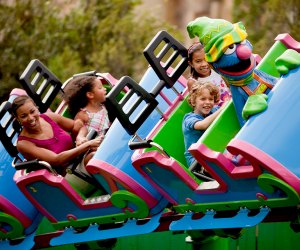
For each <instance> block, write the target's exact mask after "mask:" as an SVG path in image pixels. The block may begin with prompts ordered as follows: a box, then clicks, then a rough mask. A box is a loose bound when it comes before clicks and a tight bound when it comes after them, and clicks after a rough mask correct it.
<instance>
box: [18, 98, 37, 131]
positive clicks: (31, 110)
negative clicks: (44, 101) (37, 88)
mask: <svg viewBox="0 0 300 250" xmlns="http://www.w3.org/2000/svg"><path fill="white" fill-rule="evenodd" d="M16 118H17V119H18V121H19V122H20V124H21V125H22V126H23V127H24V128H26V129H36V128H37V127H38V126H40V122H39V118H40V112H39V110H38V108H37V106H36V105H35V104H34V103H33V102H32V100H30V99H28V100H27V101H25V103H24V104H23V105H21V106H20V107H19V108H18V109H17V110H16Z"/></svg>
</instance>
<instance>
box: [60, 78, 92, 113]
mask: <svg viewBox="0 0 300 250" xmlns="http://www.w3.org/2000/svg"><path fill="white" fill-rule="evenodd" d="M96 79H97V77H96V76H78V77H75V78H73V79H72V80H71V81H70V82H69V83H68V84H67V86H66V87H65V88H64V92H65V101H66V103H67V104H68V106H69V111H70V114H71V115H72V116H73V118H74V116H75V115H76V114H77V113H78V111H79V110H80V109H81V108H84V107H85V106H86V105H87V104H88V99H87V96H86V93H87V92H90V91H92V89H93V87H94V81H95V80H96Z"/></svg>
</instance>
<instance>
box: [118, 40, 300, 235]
mask: <svg viewBox="0 0 300 250" xmlns="http://www.w3.org/2000/svg"><path fill="white" fill-rule="evenodd" d="M278 37H279V38H280V39H279V38H278V39H277V41H276V43H275V44H274V46H273V47H272V48H271V50H270V52H269V55H268V57H266V58H264V59H263V60H262V61H261V62H260V64H259V65H258V67H260V68H264V67H265V65H266V64H270V63H269V60H270V59H271V60H272V61H273V65H274V61H275V59H276V58H274V57H275V56H278V55H280V54H281V53H282V51H284V50H286V49H287V48H290V47H291V45H295V42H292V43H291V42H290V41H291V40H292V39H291V37H289V36H288V35H285V36H278ZM158 39H160V37H158ZM158 43H159V41H156V44H158ZM295 48H296V49H297V48H299V45H298V46H296V47H295ZM148 49H149V48H148ZM298 52H299V51H298ZM146 53H147V49H146ZM270 57H271V58H270ZM156 59H157V58H156ZM158 59H160V58H159V57H158ZM158 59H157V60H156V61H154V63H152V67H153V69H154V70H155V71H156V72H161V71H163V65H164V63H163V62H161V61H160V60H158ZM268 67H270V65H268ZM272 70H273V73H274V67H273V69H272ZM270 71H271V70H270V69H269V72H267V73H272V72H270ZM277 74H278V73H277ZM158 75H159V74H158ZM160 77H161V81H164V80H165V77H166V78H167V77H168V76H167V75H160ZM299 78H300V72H299V68H298V69H296V70H293V71H291V72H290V73H289V74H287V75H285V76H283V77H282V78H281V79H280V80H279V82H278V83H277V86H276V88H274V90H272V91H271V93H270V95H269V100H268V105H269V106H268V109H267V111H265V112H263V113H261V114H258V115H255V116H253V117H251V118H250V119H249V121H248V122H247V123H246V125H245V126H244V127H243V128H242V129H241V128H240V125H239V123H238V121H237V117H236V113H235V110H234V107H233V103H232V102H230V103H229V104H228V105H227V107H226V108H225V109H224V110H223V111H222V113H221V115H220V116H219V117H218V118H217V119H216V120H215V121H214V123H213V124H212V125H211V126H210V128H209V129H208V130H207V131H206V132H205V134H204V135H203V136H202V137H201V138H200V139H199V141H198V142H197V143H195V144H193V145H192V146H191V147H190V149H189V150H190V152H191V153H192V155H193V156H194V157H195V159H196V160H197V161H198V163H199V164H200V165H201V166H203V167H204V168H205V169H206V170H207V171H208V172H209V173H210V175H211V176H212V177H213V178H214V179H215V180H214V181H204V182H203V181H200V180H198V179H197V178H196V177H195V175H193V174H192V173H191V171H190V170H189V169H188V168H187V166H186V164H185V160H184V158H183V152H184V146H183V137H182V132H181V122H182V119H183V115H184V114H185V113H187V112H189V111H190V108H189V107H188V105H187V104H186V102H181V103H179V104H178V105H177V106H176V108H175V109H174V112H173V113H172V114H170V115H169V116H168V118H167V119H165V120H164V121H161V122H160V123H159V124H158V125H157V126H156V127H155V132H153V133H151V134H149V135H148V137H147V140H146V141H148V142H152V143H153V142H154V143H155V144H157V145H159V146H160V147H159V150H155V149H153V148H152V149H150V150H149V149H148V147H150V146H151V145H149V146H148V147H147V146H146V149H137V150H136V151H135V153H134V154H133V157H132V164H133V166H134V167H135V168H136V169H137V170H138V171H139V172H140V173H141V174H142V175H143V176H144V177H145V178H146V179H147V181H148V182H149V183H151V185H152V186H154V187H155V188H156V189H157V190H159V191H160V192H161V194H162V195H163V196H164V197H165V198H166V199H167V200H168V201H169V202H170V203H172V204H173V209H174V210H175V211H176V212H178V213H183V214H184V217H183V218H182V219H180V220H177V221H173V222H172V223H171V225H170V229H171V230H184V229H187V225H189V227H188V228H189V229H214V228H244V227H251V226H254V225H257V224H258V223H260V222H263V221H280V220H283V221H291V222H292V224H293V228H295V225H298V228H299V211H298V206H299V194H300V189H299V187H300V185H299V184H300V183H299V171H298V170H297V168H296V166H297V165H298V164H297V160H298V157H297V155H298V152H299V150H300V145H299V142H296V140H295V135H296V134H298V133H299V128H298V126H295V124H299V121H298V119H299V118H298V117H295V114H296V113H297V110H298V109H299V108H300V107H299V105H298V104H299V102H298V101H297V99H298V98H299V97H298V95H297V94H298V93H299V92H298V89H299V87H298V86H299V85H298V84H297V79H299ZM165 82H167V80H165ZM289 104H290V105H289ZM283 107H284V110H283ZM117 117H118V116H117ZM295 120H296V121H295ZM144 144H145V143H144ZM135 148H136V147H135ZM283 148H285V149H283ZM162 152H163V153H162ZM233 156H234V159H236V158H240V159H242V162H240V163H239V164H237V163H236V162H234V161H233Z"/></svg>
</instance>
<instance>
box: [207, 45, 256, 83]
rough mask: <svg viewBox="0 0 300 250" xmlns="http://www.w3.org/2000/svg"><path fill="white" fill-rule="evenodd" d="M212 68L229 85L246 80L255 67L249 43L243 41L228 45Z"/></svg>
mask: <svg viewBox="0 0 300 250" xmlns="http://www.w3.org/2000/svg"><path fill="white" fill-rule="evenodd" d="M212 66H213V68H214V69H215V71H216V72H217V73H219V74H220V75H222V76H223V78H225V79H226V80H227V82H229V84H231V83H233V82H234V81H240V80H243V79H246V78H247V77H248V76H249V75H251V74H252V72H253V70H254V68H255V66H256V64H255V60H254V56H253V54H252V45H251V43H250V42H249V41H248V40H244V41H242V42H241V43H234V44H232V45H230V46H229V47H228V48H227V50H226V51H225V52H224V54H223V55H222V56H221V57H220V58H219V60H218V61H216V62H214V63H212Z"/></svg>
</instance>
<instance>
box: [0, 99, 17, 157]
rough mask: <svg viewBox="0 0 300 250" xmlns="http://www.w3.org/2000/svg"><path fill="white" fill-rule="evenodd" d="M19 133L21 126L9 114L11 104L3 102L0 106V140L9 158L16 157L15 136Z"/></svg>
mask: <svg viewBox="0 0 300 250" xmlns="http://www.w3.org/2000/svg"><path fill="white" fill-rule="evenodd" d="M20 131H21V125H20V124H19V123H18V122H17V121H16V120H15V118H14V116H13V115H12V113H11V103H10V102H9V101H5V102H3V103H2V104H1V106H0V140H1V142H2V144H3V146H4V148H5V149H6V151H7V152H8V153H9V155H10V156H12V157H16V156H17V155H18V150H17V148H16V142H17V136H18V134H19V133H20Z"/></svg>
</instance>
